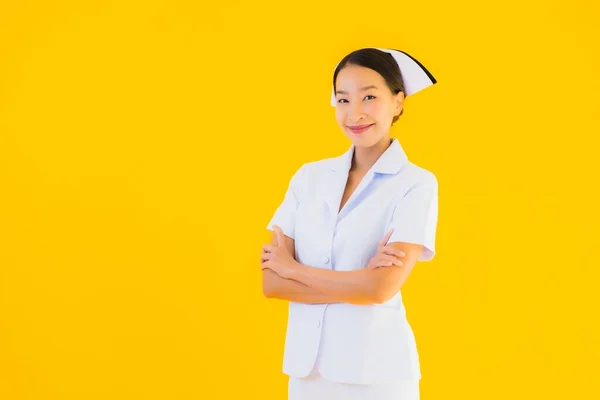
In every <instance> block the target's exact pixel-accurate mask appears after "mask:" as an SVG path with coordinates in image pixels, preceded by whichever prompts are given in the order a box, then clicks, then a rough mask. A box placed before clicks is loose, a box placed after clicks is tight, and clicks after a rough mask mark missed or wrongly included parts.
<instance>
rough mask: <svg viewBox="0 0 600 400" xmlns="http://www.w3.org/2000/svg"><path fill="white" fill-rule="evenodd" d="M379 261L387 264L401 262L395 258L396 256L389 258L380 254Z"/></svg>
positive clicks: (389, 256)
mask: <svg viewBox="0 0 600 400" xmlns="http://www.w3.org/2000/svg"><path fill="white" fill-rule="evenodd" d="M379 260H382V261H389V262H392V263H393V262H395V261H400V262H402V260H400V259H398V257H396V256H391V255H388V254H381V255H380V256H379Z"/></svg>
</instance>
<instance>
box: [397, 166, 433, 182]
mask: <svg viewBox="0 0 600 400" xmlns="http://www.w3.org/2000/svg"><path fill="white" fill-rule="evenodd" d="M398 175H402V179H405V180H409V181H410V182H411V183H412V184H414V185H425V186H429V185H434V186H437V184H438V181H437V177H436V176H435V174H434V173H433V172H432V171H430V170H428V169H426V168H423V167H421V166H419V165H417V164H415V163H413V162H410V161H408V162H407V163H406V165H405V166H404V168H402V170H401V171H400V172H399V173H398Z"/></svg>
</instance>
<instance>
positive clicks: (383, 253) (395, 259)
mask: <svg viewBox="0 0 600 400" xmlns="http://www.w3.org/2000/svg"><path fill="white" fill-rule="evenodd" d="M393 232H394V228H392V229H390V230H389V232H388V233H387V234H386V235H385V237H384V238H383V239H381V241H380V242H379V244H378V245H377V253H376V254H375V256H373V258H371V260H370V261H369V264H368V265H367V268H371V269H373V268H379V267H391V266H392V265H397V266H399V267H400V266H402V265H403V263H402V260H400V259H401V258H402V257H404V256H405V255H406V254H404V252H402V251H400V250H398V249H396V248H394V247H392V246H386V243H387V241H388V240H389V239H390V236H392V233H393Z"/></svg>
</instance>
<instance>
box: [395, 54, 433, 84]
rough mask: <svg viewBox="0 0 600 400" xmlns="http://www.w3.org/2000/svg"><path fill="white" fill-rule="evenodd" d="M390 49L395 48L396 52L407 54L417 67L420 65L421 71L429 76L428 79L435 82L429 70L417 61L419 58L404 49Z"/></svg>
mask: <svg viewBox="0 0 600 400" xmlns="http://www.w3.org/2000/svg"><path fill="white" fill-rule="evenodd" d="M391 50H395V51H397V52H399V53H403V54H405V55H407V56H408V57H410V59H411V60H413V61H414V62H415V63H417V65H418V66H419V67H421V69H422V70H423V71H425V73H426V74H427V76H428V77H429V79H431V82H432V83H437V80H436V79H435V78H434V77H433V75H431V72H429V71H428V70H427V68H425V66H424V65H423V64H421V63H420V62H419V60H417V59H416V58H414V57H413V56H411V55H410V54H408V53H407V52H405V51H402V50H398V49H391Z"/></svg>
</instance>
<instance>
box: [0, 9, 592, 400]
mask: <svg viewBox="0 0 600 400" xmlns="http://www.w3.org/2000/svg"><path fill="white" fill-rule="evenodd" d="M594 3H595V2H592V1H573V0H570V1H554V2H547V1H531V2H525V1H514V0H510V1H504V2H497V3H482V2H478V1H470V2H467V1H459V2H447V1H429V2H399V1H397V0H395V1H378V2H370V3H369V2H367V3H365V2H364V1H362V0H360V1H339V2H323V1H309V2H300V3H297V4H286V3H281V2H246V1H239V0H238V1H228V2H216V3H204V2H196V1H174V0H169V1H166V0H164V1H112V2H108V1H94V2H91V1H87V2H79V1H77V2H76V1H8V0H4V1H2V3H0V398H1V399H7V400H21V399H61V400H70V399H86V400H91V399H205V398H215V399H220V398H229V397H232V398H261V399H266V400H268V399H284V398H285V393H286V384H287V381H286V377H285V376H284V375H283V374H282V373H281V358H282V351H283V343H284V333H285V323H286V317H287V308H286V303H285V302H283V301H278V300H265V299H264V298H263V297H262V293H261V288H260V272H259V254H260V247H261V245H262V244H263V243H265V242H266V241H267V240H268V239H269V237H270V236H269V233H268V232H267V231H266V230H265V226H266V224H267V222H268V221H269V219H270V218H271V216H272V213H273V212H274V211H275V208H276V207H277V205H278V204H279V202H280V201H281V199H282V198H283V194H284V191H285V189H286V187H287V184H288V180H289V178H290V177H291V174H292V173H293V172H294V171H295V170H296V168H297V167H299V166H300V165H301V164H302V163H304V162H307V161H311V160H316V159H320V158H324V157H329V156H335V155H338V154H340V153H342V152H343V151H345V150H346V149H347V147H348V145H349V142H348V140H347V139H346V138H345V136H344V135H343V134H342V132H341V131H340V130H339V128H338V127H337V125H336V123H335V119H334V110H333V108H331V107H330V106H329V95H330V89H331V75H332V72H333V69H334V67H335V64H336V63H337V62H338V61H339V60H340V59H341V58H342V57H343V56H344V55H345V54H347V53H348V52H350V51H352V50H354V49H356V48H359V47H367V46H376V47H395V48H400V49H403V50H405V51H407V52H409V53H410V54H412V55H414V56H415V57H417V58H418V59H419V60H420V61H422V62H423V63H424V64H425V65H426V66H427V67H428V68H429V69H430V70H431V71H432V73H433V74H434V75H435V77H436V78H437V79H438V80H439V83H438V84H437V85H435V86H434V87H432V88H429V89H427V90H426V91H423V92H420V93H418V94H416V95H414V96H412V97H409V98H408V99H407V102H406V111H405V113H404V115H403V116H402V118H401V119H400V122H399V124H397V125H396V126H395V127H394V131H393V135H394V136H396V137H398V138H399V139H400V141H401V143H402V145H403V146H404V147H405V149H406V151H407V153H408V155H409V157H410V158H411V159H412V161H413V162H415V163H417V164H418V165H421V166H423V167H425V168H427V169H429V170H431V171H433V172H434V173H435V174H436V175H437V177H438V180H439V183H440V209H439V210H440V217H439V225H438V236H437V250H438V255H437V257H436V258H435V259H434V261H432V262H431V263H428V264H424V263H423V264H419V265H418V266H417V268H416V269H415V270H414V272H413V274H412V275H411V277H410V278H409V280H408V282H407V284H406V286H405V287H404V288H403V293H404V298H405V302H406V306H407V309H408V317H409V321H410V323H411V324H412V326H413V329H414V331H415V335H416V338H417V345H418V348H419V354H420V357H421V363H422V373H423V380H422V381H421V396H422V398H423V399H465V400H466V399H505V398H511V399H534V398H535V399H542V398H543V399H595V398H600V379H599V375H600V367H599V365H600V344H599V337H600V332H599V329H598V319H599V317H598V309H599V306H600V302H599V300H598V291H599V290H598V283H599V280H598V277H599V276H600V273H599V272H598V261H597V260H598V256H597V254H596V253H595V252H594V249H595V248H596V247H595V246H596V244H597V241H598V238H599V235H598V228H600V224H599V218H598V217H599V213H598V210H597V205H598V197H597V194H596V193H597V187H596V186H597V183H598V177H597V173H598V146H597V145H598V139H597V136H598V133H599V132H600V129H599V128H600V123H599V122H600V119H599V115H600V114H599V112H598V108H599V106H600V102H599V101H598V93H600V78H599V76H598V75H599V74H598V71H600V61H599V57H598V47H597V46H598V39H599V36H600V35H599V33H600V32H599V29H598V27H597V21H598V16H599V13H598V6H596V5H593V4H594Z"/></svg>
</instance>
